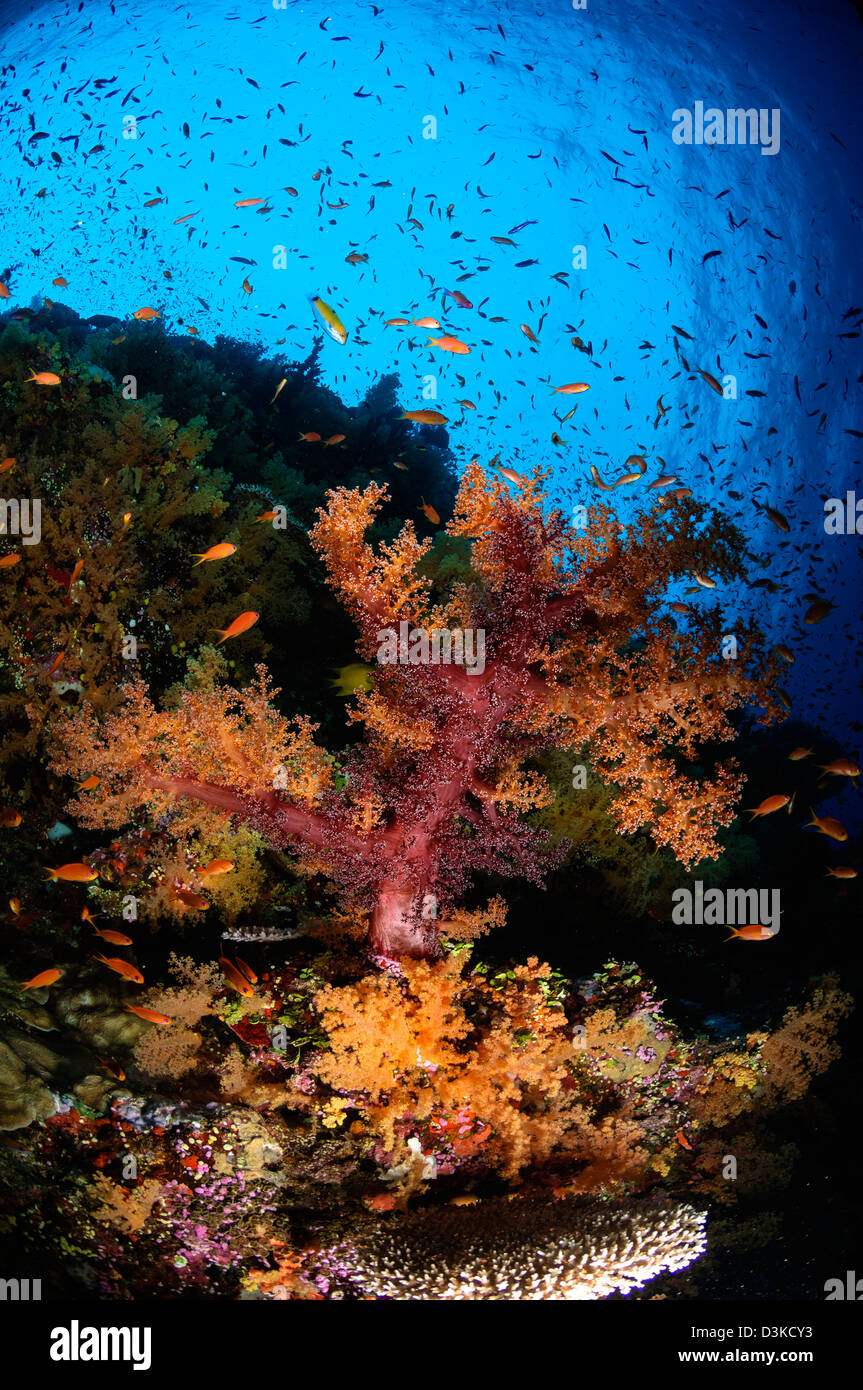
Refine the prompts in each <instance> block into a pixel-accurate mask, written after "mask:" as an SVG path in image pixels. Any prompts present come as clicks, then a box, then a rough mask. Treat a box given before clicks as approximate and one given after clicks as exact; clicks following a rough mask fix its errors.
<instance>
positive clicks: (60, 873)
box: [45, 864, 99, 883]
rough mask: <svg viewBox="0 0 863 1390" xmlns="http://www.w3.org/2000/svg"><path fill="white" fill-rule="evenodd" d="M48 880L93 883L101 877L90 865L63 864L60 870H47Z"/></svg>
mask: <svg viewBox="0 0 863 1390" xmlns="http://www.w3.org/2000/svg"><path fill="white" fill-rule="evenodd" d="M45 873H46V874H47V875H48V878H46V880H45V882H46V883H47V882H48V879H61V880H62V882H63V883H92V882H93V879H94V878H98V877H99V875H98V874H97V873H96V870H95V869H91V868H90V865H89V864H61V865H60V867H59V869H46V870H45Z"/></svg>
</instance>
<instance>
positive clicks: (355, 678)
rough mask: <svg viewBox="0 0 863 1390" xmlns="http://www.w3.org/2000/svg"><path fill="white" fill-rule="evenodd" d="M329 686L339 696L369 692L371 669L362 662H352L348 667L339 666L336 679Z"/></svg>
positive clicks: (371, 682)
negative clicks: (361, 691) (362, 691)
mask: <svg viewBox="0 0 863 1390" xmlns="http://www.w3.org/2000/svg"><path fill="white" fill-rule="evenodd" d="M330 684H331V685H332V686H333V688H334V689H335V691H336V693H337V694H339V695H346V696H347V695H353V693H354V691H355V690H371V688H372V684H373V681H372V668H371V666H366V665H365V664H364V662H362V661H354V662H352V663H351V665H350V666H340V667H339V669H338V671H336V679H335V680H334V681H331V682H330Z"/></svg>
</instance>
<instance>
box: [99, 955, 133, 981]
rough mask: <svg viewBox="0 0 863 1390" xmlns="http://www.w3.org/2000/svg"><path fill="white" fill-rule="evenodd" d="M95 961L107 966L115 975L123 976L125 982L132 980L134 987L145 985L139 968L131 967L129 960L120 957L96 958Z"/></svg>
mask: <svg viewBox="0 0 863 1390" xmlns="http://www.w3.org/2000/svg"><path fill="white" fill-rule="evenodd" d="M93 959H94V960H98V961H101V962H102V964H103V965H107V967H108V969H109V970H113V971H114V973H115V975H122V977H123V979H124V980H131V981H132V984H134V985H142V984H143V983H144V976H143V975H142V974H141V972H140V970H139V969H138V968H137V966H135V965H130V964H129V962H128V961H127V960H122V959H121V958H120V956H94V957H93Z"/></svg>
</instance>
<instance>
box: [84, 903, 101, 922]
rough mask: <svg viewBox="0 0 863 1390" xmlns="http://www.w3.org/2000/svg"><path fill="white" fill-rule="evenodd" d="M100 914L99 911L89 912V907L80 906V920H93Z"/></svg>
mask: <svg viewBox="0 0 863 1390" xmlns="http://www.w3.org/2000/svg"><path fill="white" fill-rule="evenodd" d="M101 916H102V914H101V912H91V911H90V909H89V907H82V908H81V921H82V922H93V921H94V919H95V918H96V917H101Z"/></svg>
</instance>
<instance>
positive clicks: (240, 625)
mask: <svg viewBox="0 0 863 1390" xmlns="http://www.w3.org/2000/svg"><path fill="white" fill-rule="evenodd" d="M259 519H260V518H259ZM260 616H261V615H260V613H253V612H252V610H251V609H249V610H248V611H247V612H245V613H241V614H240V615H239V617H238V618H235V619H234V621H233V622H232V623H231V625H230V627H226V628H221V627H217V628H215V629H214V630H215V631H216V632H218V634H219V640H218V642H217V643H216V646H217V647H221V645H222V643H223V642H227V640H228V638H229V637H239V636H240V634H241V633H243V632H248V630H249V628H250V627H254V625H255V623H256V622H257V621H258V618H259V617H260Z"/></svg>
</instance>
